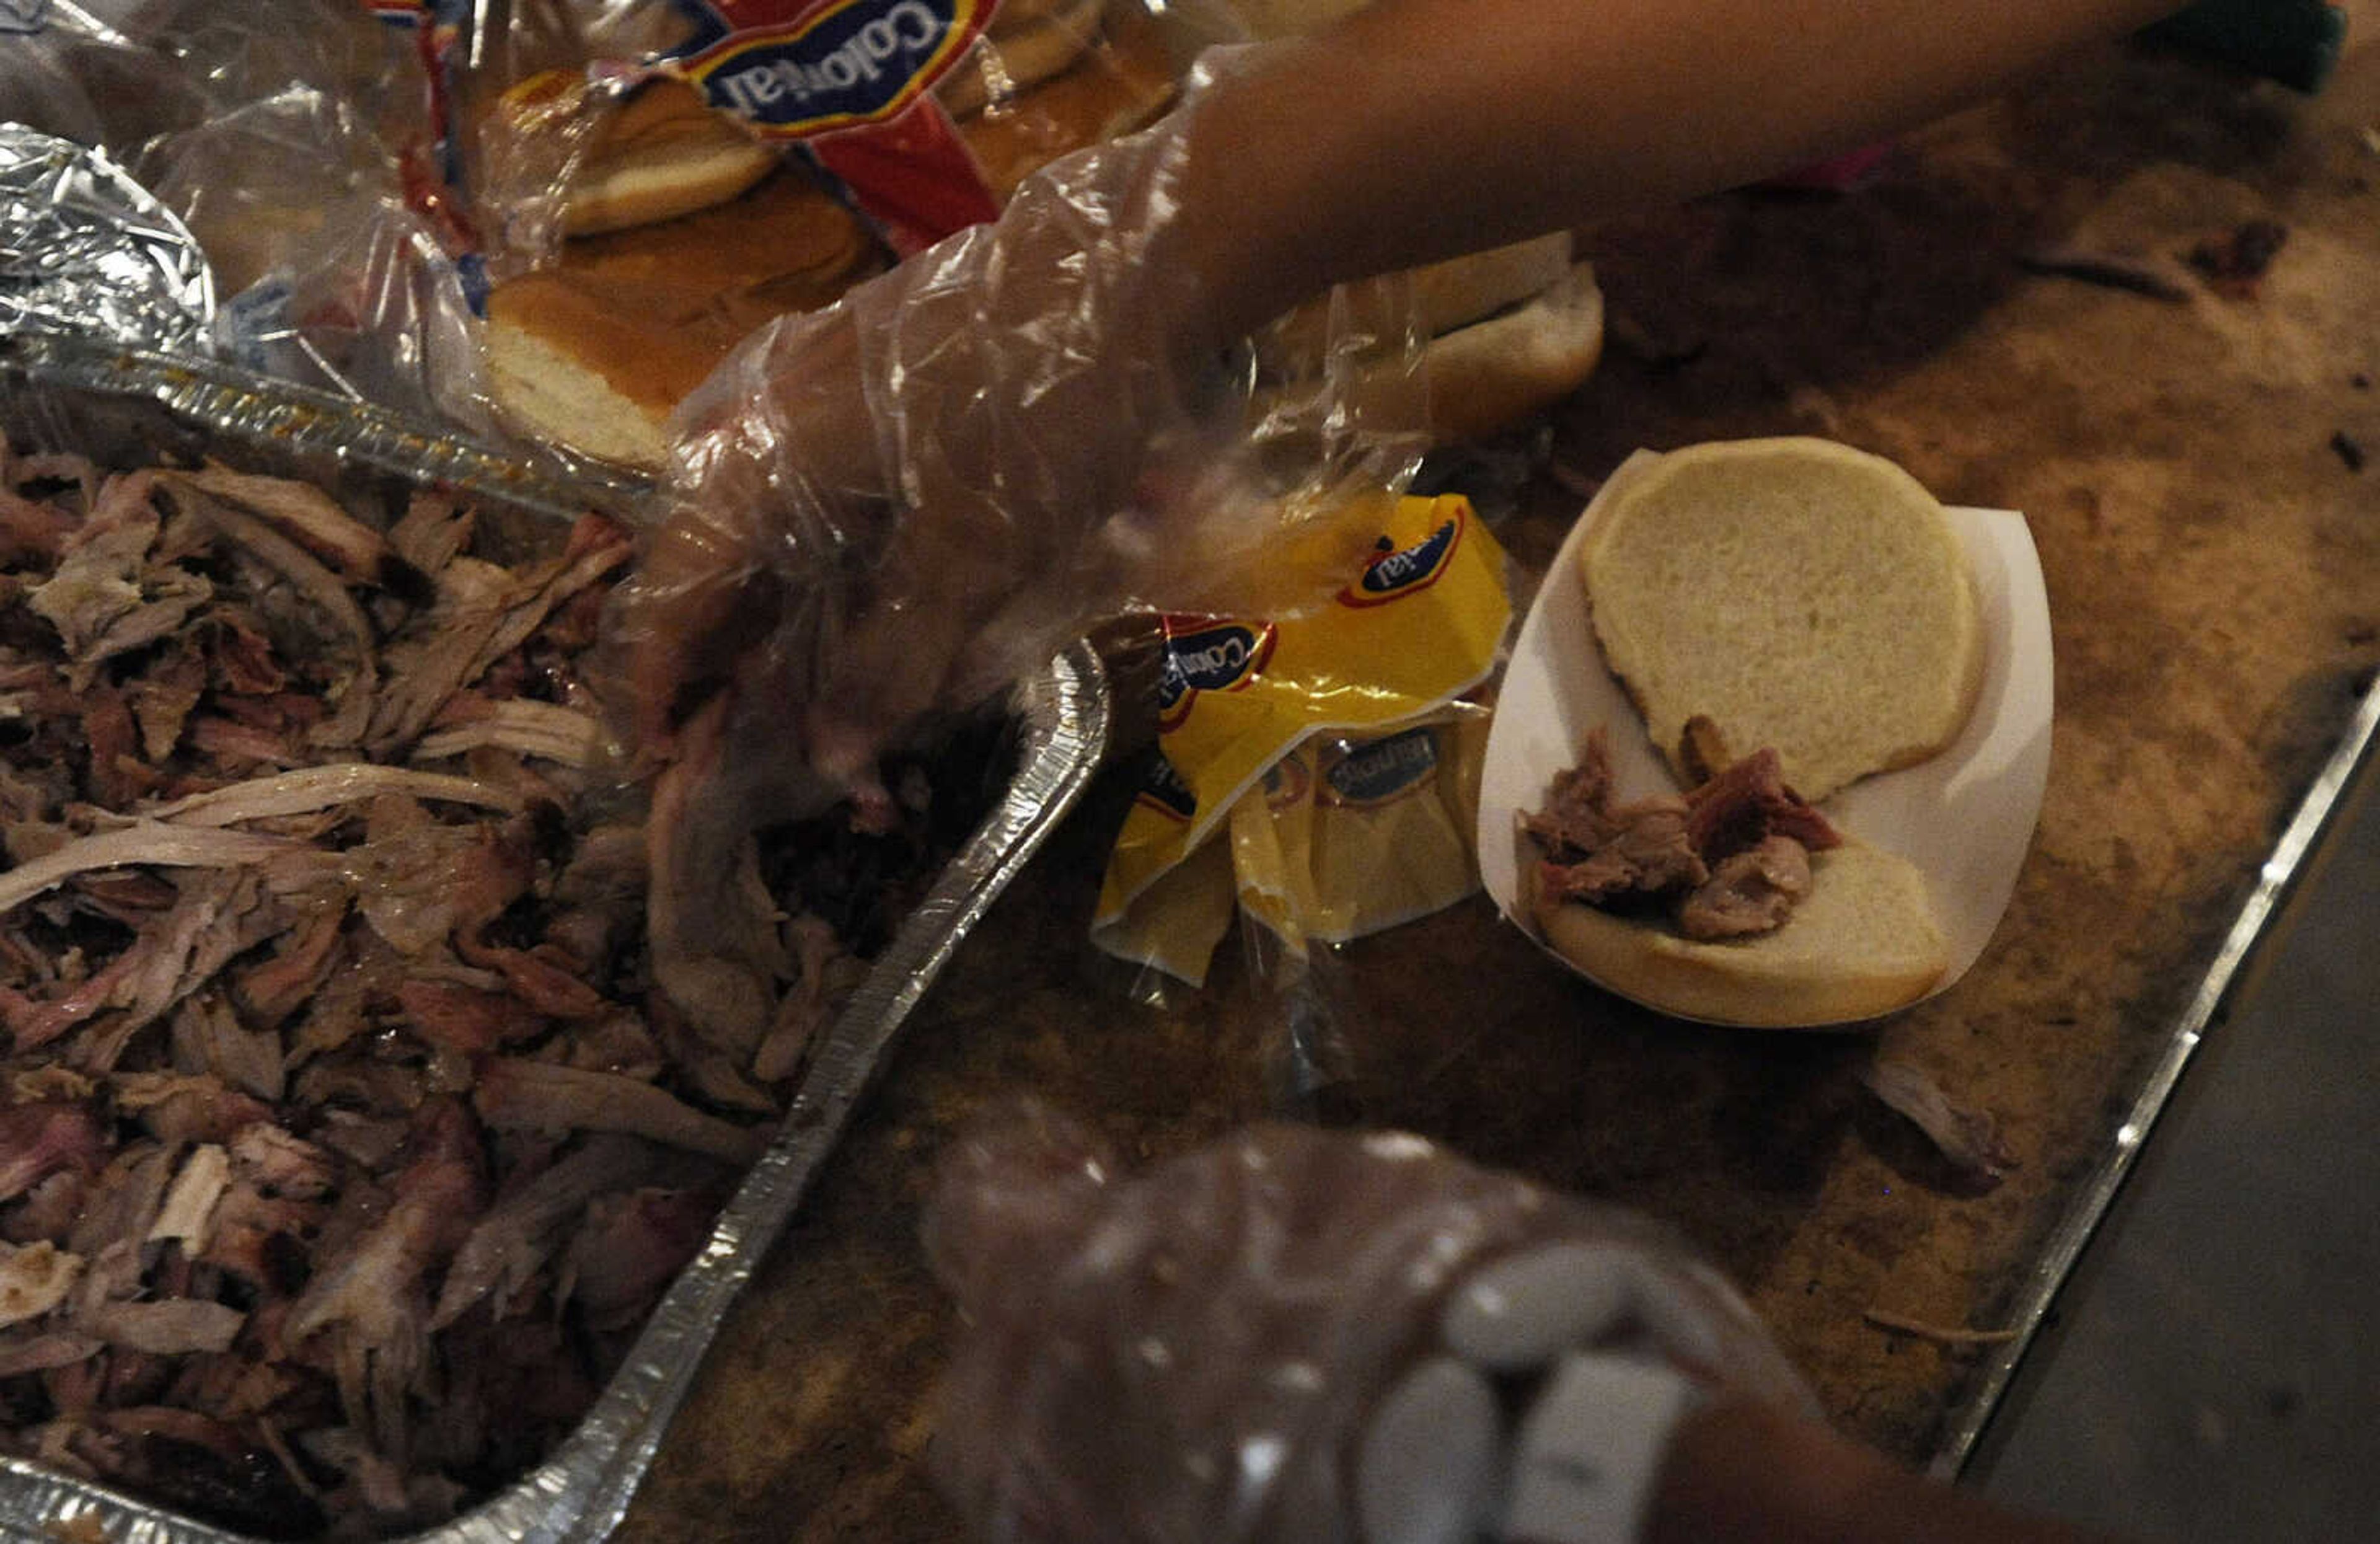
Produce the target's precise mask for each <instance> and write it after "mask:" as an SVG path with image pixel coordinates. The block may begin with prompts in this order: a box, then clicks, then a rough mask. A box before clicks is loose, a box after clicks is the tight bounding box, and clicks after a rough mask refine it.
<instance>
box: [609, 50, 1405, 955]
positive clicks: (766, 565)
mask: <svg viewBox="0 0 2380 1544" xmlns="http://www.w3.org/2000/svg"><path fill="white" fill-rule="evenodd" d="M1199 100H1200V98H1199V96H1198V95H1197V94H1196V92H1195V91H1194V94H1193V97H1192V99H1191V101H1190V102H1189V103H1187V104H1186V106H1185V107H1184V108H1183V109H1180V110H1177V112H1176V113H1175V114H1173V115H1169V116H1168V117H1167V118H1165V119H1163V120H1161V121H1160V123H1159V124H1158V125H1156V126H1155V127H1153V128H1149V129H1147V130H1144V131H1143V132H1142V133H1140V134H1138V135H1135V136H1130V137H1127V138H1125V139H1123V140H1115V141H1111V142H1110V143H1109V144H1106V145H1102V146H1097V147H1093V148H1091V149H1089V150H1086V151H1081V152H1076V153H1075V154H1074V155H1072V156H1069V157H1066V158H1065V159H1063V160H1062V161H1060V162H1058V163H1055V164H1052V165H1051V166H1050V167H1049V168H1046V169H1045V170H1044V171H1043V172H1041V173H1039V174H1037V175H1036V176H1034V177H1032V178H1030V179H1028V180H1027V181H1026V183H1025V184H1024V185H1023V187H1022V188H1020V190H1019V191H1018V194H1017V196H1016V197H1015V199H1014V200H1013V201H1011V203H1010V204H1009V206H1008V208H1007V210H1006V211H1005V212H1004V213H1002V217H1001V218H1000V219H999V220H998V221H996V222H993V223H991V224H989V225H978V226H974V227H971V228H969V229H968V230H966V231H964V232H962V233H960V234H959V235H957V236H955V237H951V238H949V239H947V240H946V241H944V242H942V243H941V244H939V245H937V246H936V247H934V248H932V249H929V250H928V251H926V252H924V253H921V254H919V255H918V256H917V257H915V258H912V259H910V260H909V261H906V262H904V263H902V264H901V265H900V266H898V267H897V268H895V269H893V270H892V271H891V272H890V273H888V274H883V275H881V276H880V277H878V278H875V279H872V280H870V281H868V282H867V283H865V284H862V285H860V286H856V288H854V289H852V290H851V291H850V292H849V293H848V294H847V295H846V296H845V297H844V298H843V299H842V300H841V301H840V302H838V303H837V304H836V305H835V306H833V307H832V308H831V309H829V310H823V311H820V312H817V313H812V314H805V315H797V316H790V317H785V318H781V319H780V320H778V321H776V322H771V323H770V324H768V325H767V326H765V327H763V328H762V329H761V330H760V331H759V332H758V333H756V334H753V335H752V336H751V337H749V338H748V339H747V340H746V341H745V342H744V343H743V344H742V345H741V346H738V348H737V350H736V351H735V354H734V355H733V356H732V357H731V358H730V359H728V360H727V362H726V363H725V364H724V365H722V367H721V368H720V370H719V371H717V372H716V373H715V374H713V375H712V376H711V377H710V379H709V380H708V381H707V382H706V383H705V384H704V385H703V386H702V387H701V389H700V390H699V391H698V393H697V395H695V396H694V397H693V398H692V399H691V400H690V401H688V402H687V403H686V406H685V407H684V408H683V409H682V410H681V413H680V415H679V418H678V419H677V421H676V424H675V431H676V439H675V443H674V470H673V477H672V480H671V482H670V485H669V492H670V498H671V505H670V514H669V517H668V518H667V519H666V520H665V521H664V522H663V523H662V525H661V526H660V527H659V528H658V529H656V530H655V531H654V532H653V535H652V539H651V541H650V543H649V544H648V548H647V552H646V553H645V557H644V560H643V562H642V564H641V565H640V566H639V570H638V572H637V575H636V576H635V577H633V578H632V579H631V580H630V581H629V583H628V584H627V585H625V587H624V588H623V590H622V591H621V592H620V593H619V595H618V597H617V604H616V605H615V608H614V610H613V614H612V617H611V625H610V628H609V632H610V641H611V645H612V648H613V651H614V658H615V660H616V661H617V662H618V669H617V677H619V678H624V679H623V680H622V684H621V685H620V686H618V687H615V689H614V699H615V700H617V701H623V702H625V704H627V705H628V706H629V707H630V708H631V711H632V712H633V714H634V716H635V719H636V722H635V723H632V724H630V725H628V726H626V727H627V729H628V735H627V736H626V737H627V738H628V739H629V740H630V741H631V742H632V743H635V744H637V745H638V746H639V747H640V748H641V754H642V755H643V757H644V758H645V759H646V760H648V761H649V762H651V763H664V764H666V766H667V772H666V773H665V775H664V776H663V779H662V784H661V787H660V789H659V791H657V793H656V798H657V800H660V801H662V802H666V803H671V804H673V805H674V806H677V805H681V804H682V807H683V808H685V810H686V815H687V819H686V822H685V824H684V827H683V829H682V830H681V832H680V833H679V834H680V841H679V845H678V848H677V852H676V854H675V859H674V860H675V861H676V862H677V863H678V864H680V865H681V866H682V867H681V869H680V870H679V871H680V872H682V873H683V874H684V875H685V876H686V879H687V882H688V883H689V884H692V885H696V886H698V887H707V888H708V889H711V890H716V889H718V888H720V881H719V880H718V879H717V877H716V876H719V875H722V874H725V873H729V872H732V871H733V869H734V859H733V854H734V853H735V851H736V850H738V848H739V847H740V845H741V844H742V843H743V842H744V841H745V840H746V835H747V833H748V831H749V830H750V829H751V827H752V825H753V824H754V822H756V821H773V820H780V819H786V818H790V817H791V816H792V815H794V814H797V813H799V812H802V811H803V810H804V809H807V808H817V807H819V806H820V805H822V804H824V803H831V802H832V801H833V800H834V799H836V798H839V797H844V796H848V797H850V798H851V799H852V800H853V801H854V809H855V812H856V818H857V819H858V820H859V821H861V822H862V823H863V824H868V823H877V822H880V821H882V820H883V819H885V818H886V817H887V816H888V815H889V813H890V810H891V805H890V803H889V799H890V795H889V794H888V793H887V792H886V790H885V789H884V788H883V786H882V785H881V784H880V782H879V780H878V778H877V774H876V767H877V764H878V761H879V760H880V756H881V754H882V752H883V751H884V750H885V749H886V748H887V747H888V746H891V745H893V744H896V743H898V742H899V741H900V740H901V739H902V738H903V737H904V736H905V735H908V734H910V733H913V732H914V730H915V729H916V727H917V725H919V724H921V723H926V722H929V720H930V719H931V718H932V717H933V716H934V715H935V714H937V713H938V712H941V711H949V710H957V709H963V708H965V707H967V706H970V705H972V704H974V703H977V702H978V701H980V700H982V699H984V698H986V697H987V696H989V695H990V694H991V693H994V692H996V691H999V690H1002V689H1004V688H1005V687H1007V685H1008V684H1009V683H1010V682H1012V681H1014V680H1015V679H1016V678H1017V677H1018V676H1019V675H1022V674H1023V673H1024V672H1025V671H1026V670H1029V669H1031V668H1033V667H1034V666H1036V665H1038V663H1041V662H1042V661H1044V660H1046V659H1048V658H1049V657H1050V654H1051V653H1053V652H1054V651H1055V650H1057V649H1058V648H1059V647H1061V646H1062V645H1063V644H1064V643H1066V642H1067V641H1069V640H1071V639H1073V638H1076V637H1078V636H1080V635H1081V634H1082V633H1083V632H1084V631H1085V630H1086V628H1087V626H1090V625H1091V624H1093V623H1095V622H1097V621H1099V619H1101V618H1104V617H1108V616H1111V615H1114V614H1120V613H1123V612H1126V611H1131V610H1167V611H1185V612H1237V613H1254V614H1273V615H1288V614H1293V613H1295V612H1296V611H1297V610H1298V609H1300V608H1301V607H1304V606H1310V605H1314V604H1317V603H1319V602H1322V601H1324V600H1325V599H1327V597H1328V596H1329V595H1330V593H1332V592H1333V591H1334V590H1337V589H1338V588H1339V587H1340V586H1341V585H1342V584H1343V583H1344V582H1345V579H1344V576H1346V575H1347V574H1349V573H1352V572H1355V571H1357V570H1358V568H1359V567H1360V563H1359V559H1360V556H1361V554H1362V553H1363V552H1364V551H1365V550H1366V548H1367V547H1368V546H1369V545H1370V543H1371V542H1372V541H1373V540H1374V539H1375V538H1376V537H1377V536H1378V529H1379V528H1378V523H1377V521H1376V520H1368V521H1367V520H1366V519H1364V518H1363V516H1364V514H1365V511H1366V506H1365V505H1363V504H1362V503H1360V502H1359V501H1358V500H1357V499H1355V498H1354V493H1353V491H1354V490H1356V489H1370V490H1375V491H1377V490H1379V489H1383V488H1390V487H1393V486H1395V485H1396V484H1397V483H1398V482H1399V481H1401V480H1403V478H1404V477H1405V476H1406V475H1408V474H1409V472H1410V469H1411V466H1412V464H1413V461H1414V460H1415V456H1416V455H1417V447H1416V444H1415V439H1414V436H1413V435H1412V433H1411V432H1410V430H1409V427H1408V426H1405V425H1401V424H1398V423H1395V422H1382V421H1379V420H1378V419H1374V418H1370V417H1367V416H1366V415H1364V414H1361V413H1343V412H1329V411H1321V410H1319V409H1320V408H1321V407H1323V406H1324V403H1323V398H1322V397H1321V396H1320V395H1318V396H1316V397H1314V398H1311V399H1308V401H1307V402H1306V404H1305V406H1306V407H1312V408H1314V409H1316V411H1315V412H1314V413H1313V416H1311V417H1303V416H1301V414H1300V413H1299V412H1297V411H1292V410H1290V409H1289V408H1287V407H1282V406H1281V405H1276V406H1275V407H1274V408H1273V410H1271V411H1269V412H1268V413H1265V414H1262V415H1256V414H1252V410H1251V407H1250V402H1251V397H1250V394H1249V390H1248V387H1247V385H1246V382H1247V381H1248V379H1249V375H1248V372H1246V371H1244V370H1234V369H1230V368H1216V367H1214V365H1213V364H1212V362H1211V361H1209V360H1208V359H1207V358H1205V357H1204V356H1203V355H1202V356H1200V357H1198V358H1195V359H1184V358H1180V357H1178V352H1179V351H1177V350H1176V349H1174V348H1173V347H1172V346H1171V345H1170V344H1169V343H1168V341H1167V340H1166V338H1165V337H1164V336H1162V335H1161V334H1160V328H1161V327H1162V326H1163V324H1164V322H1165V319H1166V318H1168V317H1174V316H1182V315H1196V314H1199V310H1198V304H1199V303H1198V299H1197V297H1196V295H1195V293H1193V292H1192V291H1193V286H1194V285H1195V280H1194V279H1193V278H1192V276H1191V275H1190V273H1189V270H1188V265H1187V264H1186V263H1184V262H1183V261H1180V260H1179V259H1177V258H1176V257H1175V255H1174V253H1173V249H1172V243H1173V242H1174V241H1175V240H1176V239H1177V238H1178V233H1177V232H1176V231H1175V230H1174V228H1173V225H1172V222H1173V220H1174V219H1175V218H1176V215H1177V211H1178V209H1179V203H1178V201H1176V200H1175V199H1174V198H1173V197H1172V193H1171V190H1172V186H1173V184H1174V182H1175V180H1176V179H1177V178H1178V177H1179V176H1181V175H1182V172H1183V165H1184V160H1185V155H1186V146H1187V143H1188V134H1187V129H1186V125H1187V123H1188V122H1189V121H1191V118H1192V115H1195V114H1196V112H1197V111H1198V107H1199ZM1370 310H1372V311H1373V313H1375V314H1381V315H1392V314H1393V313H1394V308H1393V307H1390V306H1381V307H1374V308H1370ZM1342 342H1343V349H1344V357H1345V358H1347V359H1355V358H1357V357H1359V356H1360V357H1363V358H1365V359H1366V360H1367V361H1369V362H1370V363H1371V364H1372V365H1374V366H1377V365H1378V361H1379V359H1381V358H1382V357H1383V356H1385V357H1388V358H1396V357H1401V350H1402V349H1403V346H1404V340H1403V339H1401V338H1396V337H1392V336H1391V337H1378V336H1370V335H1356V334H1352V333H1351V334H1349V335H1348V336H1347V337H1345V338H1344V339H1343V340H1342ZM1374 498H1375V501H1377V498H1378V494H1377V492H1376V493H1375V495H1374ZM1370 507H1372V508H1373V509H1377V502H1375V503H1374V504H1373V505H1371V506H1370ZM722 904H724V903H722ZM727 970H728V966H727V964H726V962H722V972H723V973H724V972H726V971H727Z"/></svg>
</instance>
